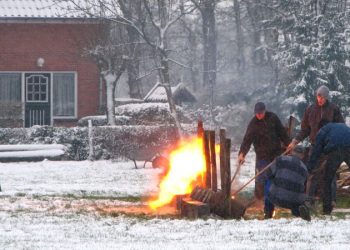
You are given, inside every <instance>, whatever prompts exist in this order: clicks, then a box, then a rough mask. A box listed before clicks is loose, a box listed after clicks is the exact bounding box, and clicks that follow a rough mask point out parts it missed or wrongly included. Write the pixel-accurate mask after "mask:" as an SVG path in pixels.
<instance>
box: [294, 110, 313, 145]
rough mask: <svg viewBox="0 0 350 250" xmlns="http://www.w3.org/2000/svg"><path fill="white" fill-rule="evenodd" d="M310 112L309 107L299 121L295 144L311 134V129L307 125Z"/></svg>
mask: <svg viewBox="0 0 350 250" xmlns="http://www.w3.org/2000/svg"><path fill="white" fill-rule="evenodd" d="M310 110H311V106H309V107H308V108H307V109H306V110H305V113H304V116H303V119H302V120H301V125H300V128H301V129H300V131H299V133H298V134H297V136H296V137H295V140H296V141H297V142H301V141H302V140H304V139H305V138H306V137H308V136H309V135H310V132H311V127H310V124H309V115H310Z"/></svg>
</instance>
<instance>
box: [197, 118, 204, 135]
mask: <svg viewBox="0 0 350 250" xmlns="http://www.w3.org/2000/svg"><path fill="white" fill-rule="evenodd" d="M197 136H198V138H202V137H203V136H204V128H203V121H202V120H198V126H197Z"/></svg>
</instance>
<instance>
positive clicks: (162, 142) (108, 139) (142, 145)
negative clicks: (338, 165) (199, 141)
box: [0, 125, 196, 161]
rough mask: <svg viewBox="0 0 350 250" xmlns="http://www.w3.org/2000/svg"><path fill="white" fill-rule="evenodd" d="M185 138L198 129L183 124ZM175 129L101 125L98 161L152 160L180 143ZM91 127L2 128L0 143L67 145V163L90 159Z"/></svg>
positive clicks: (96, 142)
mask: <svg viewBox="0 0 350 250" xmlns="http://www.w3.org/2000/svg"><path fill="white" fill-rule="evenodd" d="M183 128H184V131H185V135H191V134H195V131H196V127H195V126H192V125H183ZM176 131H177V130H176V129H175V127H174V126H144V125H137V126H100V127H93V133H92V134H93V135H92V136H93V137H92V138H93V140H92V142H93V147H94V159H109V158H120V157H122V158H127V159H130V160H138V161H144V160H150V159H151V158H152V157H153V156H155V155H156V154H157V153H162V152H163V151H165V150H169V149H170V148H171V147H172V146H174V145H175V144H176V142H177V139H178V137H177V132H176ZM88 140H89V137H88V128H86V127H83V128H82V127H73V128H63V127H50V126H33V127H31V128H14V129H10V128H6V129H3V128H0V144H55V143H56V144H63V145H65V146H67V148H68V150H67V156H66V157H64V158H62V159H66V160H86V159H87V158H88V156H89V143H88Z"/></svg>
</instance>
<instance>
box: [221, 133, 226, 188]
mask: <svg viewBox="0 0 350 250" xmlns="http://www.w3.org/2000/svg"><path fill="white" fill-rule="evenodd" d="M225 149H226V131H225V129H220V177H221V190H222V191H223V192H224V190H225V169H226V163H227V161H226V154H225V153H226V150H225ZM224 193H226V192H224Z"/></svg>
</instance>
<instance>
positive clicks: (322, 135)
mask: <svg viewBox="0 0 350 250" xmlns="http://www.w3.org/2000/svg"><path fill="white" fill-rule="evenodd" d="M328 132H329V127H327V126H325V127H323V128H321V129H320V130H319V132H318V133H317V135H316V144H315V146H314V147H313V148H312V153H311V156H310V160H309V163H308V165H307V170H308V171H309V173H311V171H312V170H313V169H314V168H315V167H316V165H317V162H318V160H319V158H320V156H321V154H322V152H323V148H324V143H325V139H326V135H327V134H328Z"/></svg>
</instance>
